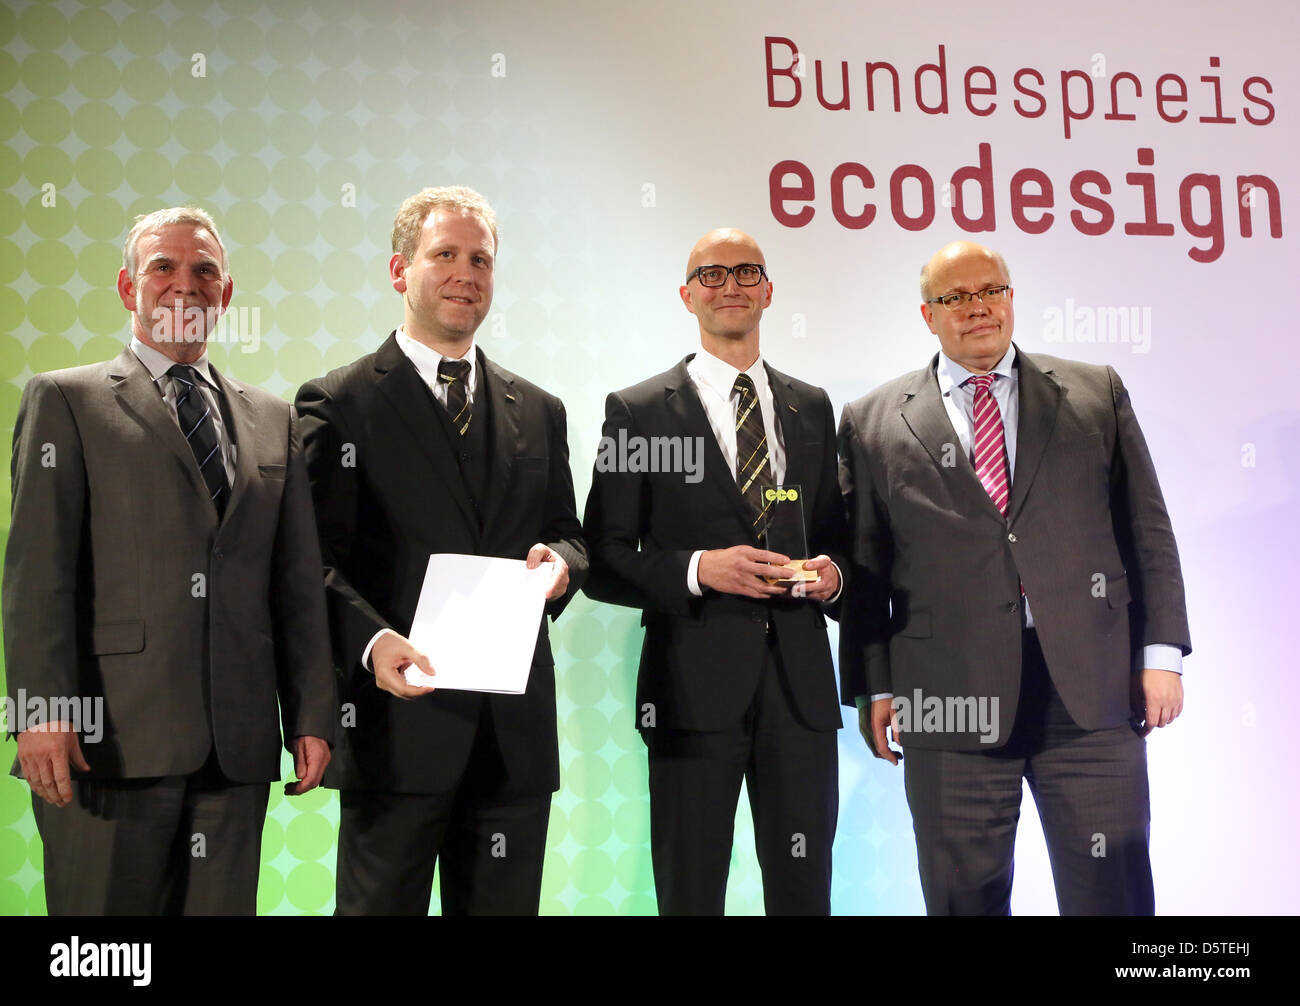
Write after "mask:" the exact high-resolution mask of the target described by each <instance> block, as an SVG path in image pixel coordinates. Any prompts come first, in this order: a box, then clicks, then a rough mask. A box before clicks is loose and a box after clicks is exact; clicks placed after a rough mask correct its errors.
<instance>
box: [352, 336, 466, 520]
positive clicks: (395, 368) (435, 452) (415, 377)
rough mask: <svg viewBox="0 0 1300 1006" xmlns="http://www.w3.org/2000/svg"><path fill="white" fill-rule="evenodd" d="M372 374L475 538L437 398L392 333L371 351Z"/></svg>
mask: <svg viewBox="0 0 1300 1006" xmlns="http://www.w3.org/2000/svg"><path fill="white" fill-rule="evenodd" d="M375 373H376V376H377V378H378V388H379V391H380V393H381V394H382V395H383V396H384V397H385V398H386V399H387V400H388V404H389V405H390V406H391V407H392V410H393V412H395V413H396V414H397V417H398V421H399V422H400V423H401V424H402V426H403V427H404V429H405V430H406V433H407V435H408V436H409V437H410V439H411V441H412V442H413V443H414V444H415V445H416V447H417V448H418V450H419V451H420V453H421V454H422V455H423V456H424V459H425V460H426V461H427V462H428V463H429V467H430V469H431V479H430V483H431V484H432V485H438V486H441V487H442V488H443V489H445V490H446V492H447V493H448V494H449V495H450V496H451V498H452V499H453V500H455V502H456V506H458V507H459V508H460V511H461V513H462V514H463V515H464V517H465V523H466V524H467V525H468V526H469V527H470V528H471V529H472V530H473V533H474V536H475V539H477V537H478V535H479V522H478V517H477V515H476V514H475V513H474V504H473V503H472V502H471V501H470V498H469V493H468V492H466V490H465V482H464V479H463V478H462V477H461V474H460V466H459V465H458V464H457V463H456V459H455V458H454V457H452V454H451V451H450V449H449V448H448V447H447V445H446V440H445V437H444V435H443V432H442V430H441V429H440V422H441V420H439V418H438V414H437V412H436V411H434V410H436V409H437V408H438V407H439V406H438V401H437V399H435V398H434V397H433V392H431V391H430V390H429V388H428V386H427V385H426V384H425V383H424V381H423V379H421V377H420V373H419V371H417V370H416V369H415V364H413V363H412V362H411V361H410V359H408V358H407V356H406V354H405V353H403V352H402V351H401V349H400V348H399V347H398V345H397V339H396V337H395V335H390V336H389V337H388V339H387V341H385V342H384V344H383V345H382V346H380V347H379V349H378V351H377V352H376V353H375Z"/></svg>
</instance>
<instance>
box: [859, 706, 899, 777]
mask: <svg viewBox="0 0 1300 1006" xmlns="http://www.w3.org/2000/svg"><path fill="white" fill-rule="evenodd" d="M893 702H894V700H893V699H876V701H875V702H873V703H871V705H869V706H861V707H859V709H858V730H859V731H860V732H861V734H862V739H863V740H864V741H866V742H867V747H868V748H869V749H870V750H871V753H872V754H873V755H875V756H876V757H877V758H883V759H884V760H885V761H887V762H889V764H891V765H897V764H898V762H899V759H900V758H902V757H903V756H902V755H901V754H900V753H899V752H896V751H895V750H894V749H893V748H891V747H890V746H889V739H888V738H887V737H886V736H885V728H886V727H888V726H889V725H890V719H891V717H892V716H893ZM894 740H895V741H896V742H897V743H898V745H899V747H902V745H903V731H902V730H900V729H899V728H898V726H897V724H895V725H894Z"/></svg>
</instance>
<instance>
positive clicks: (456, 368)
mask: <svg viewBox="0 0 1300 1006" xmlns="http://www.w3.org/2000/svg"><path fill="white" fill-rule="evenodd" d="M438 380H440V381H442V383H443V384H445V385H446V386H447V412H448V413H450V415H451V423H452V425H453V426H455V427H456V432H457V433H459V434H460V435H461V436H462V437H463V436H464V435H465V434H466V433H467V432H468V431H469V420H470V411H469V387H468V385H467V383H466V382H468V381H469V361H468V360H443V361H442V362H441V363H439V364H438Z"/></svg>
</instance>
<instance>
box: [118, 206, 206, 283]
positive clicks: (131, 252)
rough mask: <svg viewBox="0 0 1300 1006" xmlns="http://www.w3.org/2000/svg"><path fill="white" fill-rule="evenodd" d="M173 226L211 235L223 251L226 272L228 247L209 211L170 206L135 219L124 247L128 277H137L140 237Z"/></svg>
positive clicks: (124, 260) (123, 253) (123, 261)
mask: <svg viewBox="0 0 1300 1006" xmlns="http://www.w3.org/2000/svg"><path fill="white" fill-rule="evenodd" d="M173 224H189V225H190V226H192V227H202V228H203V229H204V230H205V231H207V232H208V233H209V234H211V235H212V239H213V240H214V241H216V242H217V247H218V248H220V249H221V271H222V272H225V271H226V246H225V245H224V244H222V243H221V234H220V233H219V232H218V231H217V225H216V223H214V222H213V220H212V217H211V215H209V213H208V211H207V210H202V209H199V207H197V206H169V207H167V208H166V209H163V210H154V211H153V212H152V213H145V214H143V215H142V216H138V217H136V218H135V226H133V227H132V228H131V230H130V231H129V232H128V233H127V235H126V244H125V245H124V246H123V247H122V265H123V266H124V267H125V269H126V274H127V275H128V276H131V277H134V276H135V266H136V262H135V248H136V245H137V244H139V243H140V237H141V236H142V235H144V234H148V233H151V232H153V231H156V230H159V229H161V228H163V227H171V226H172V225H173Z"/></svg>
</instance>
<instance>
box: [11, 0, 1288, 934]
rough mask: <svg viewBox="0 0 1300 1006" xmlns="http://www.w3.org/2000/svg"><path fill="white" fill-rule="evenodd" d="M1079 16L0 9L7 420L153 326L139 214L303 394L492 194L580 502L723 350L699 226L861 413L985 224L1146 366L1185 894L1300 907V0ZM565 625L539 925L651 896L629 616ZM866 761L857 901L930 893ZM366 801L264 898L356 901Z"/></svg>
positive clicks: (1145, 413) (1028, 327)
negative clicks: (424, 205)
mask: <svg viewBox="0 0 1300 1006" xmlns="http://www.w3.org/2000/svg"><path fill="white" fill-rule="evenodd" d="M1050 7H1051V5H1044V4H1041V3H1033V2H1021V0H1011V2H1003V3H1000V4H998V5H996V8H995V9H993V10H989V11H980V10H979V9H978V8H973V7H971V6H970V5H968V4H959V3H955V2H950V0H934V2H931V3H928V4H925V5H919V6H913V7H907V8H904V7H902V6H895V5H886V4H880V3H867V4H864V3H861V2H853V3H822V4H817V5H815V6H813V7H810V8H807V12H806V13H803V14H798V15H796V14H795V13H793V12H792V10H791V8H790V7H789V5H787V4H783V3H777V2H775V0H749V2H746V3H743V4H741V3H718V4H712V5H708V4H705V5H700V4H688V3H682V2H671V3H663V4H658V5H655V6H654V7H645V6H640V7H625V6H623V5H613V4H607V3H596V2H583V0H564V2H556V3H549V4H524V3H517V4H516V3H491V4H487V5H484V6H483V7H481V8H480V9H476V10H475V9H469V8H467V7H466V6H465V5H463V4H458V5H453V4H441V3H422V4H414V3H411V4H391V3H360V2H346V0H342V2H341V0H321V2H316V3H313V4H311V5H310V6H308V5H306V4H299V3H293V2H289V0H272V2H269V3H258V4H251V3H242V2H237V0H221V2H216V3H212V2H202V3H200V2H195V0H170V2H163V3H155V2H149V0H111V2H107V3H74V2H64V0H60V2H55V3H21V2H19V3H10V4H7V5H6V6H5V7H4V8H3V9H2V10H0V40H2V42H3V52H0V81H2V82H3V88H4V97H3V98H2V99H0V133H2V135H0V140H2V141H3V146H0V179H2V180H3V185H4V193H3V195H0V275H2V276H3V279H4V281H5V284H6V285H5V288H4V290H3V292H2V293H0V298H2V299H0V319H2V320H3V333H2V334H0V427H3V429H4V430H6V431H9V433H10V434H11V433H12V428H13V422H14V416H15V414H16V412H17V406H18V400H19V395H20V392H21V388H22V386H23V384H24V383H25V381H26V380H27V379H28V378H29V377H30V376H31V374H33V373H36V372H40V371H44V370H49V369H52V368H56V367H65V366H72V365H76V364H78V363H89V362H93V361H98V360H102V359H107V358H109V357H110V356H112V355H114V354H115V353H116V352H117V350H118V348H119V347H120V345H121V344H122V342H123V341H124V339H125V338H126V337H127V333H128V327H127V315H126V313H125V311H124V310H123V309H122V307H121V304H120V302H119V300H118V298H117V294H116V292H115V291H114V289H113V282H114V280H115V277H116V272H117V269H118V268H119V265H120V254H121V242H122V240H123V238H124V236H125V233H126V231H127V229H128V228H129V226H130V222H131V220H132V218H133V217H134V215H135V214H138V213H142V212H147V211H149V210H152V209H155V208H158V207H159V206H163V205H172V204H178V203H185V202H194V203H197V204H199V205H202V206H204V207H206V208H208V209H209V210H211V211H212V212H213V213H214V215H215V216H216V218H217V221H218V224H219V225H220V226H221V228H222V232H223V236H224V238H225V241H226V244H227V247H228V248H229V250H230V261H231V272H232V274H233V276H234V280H235V299H234V301H233V305H232V307H233V309H234V311H233V314H232V316H231V318H230V319H229V320H230V324H228V325H227V326H226V328H225V330H224V334H225V336H226V337H227V339H228V340H230V341H226V342H224V343H220V344H217V345H214V346H213V348H212V357H213V359H214V362H216V364H217V366H218V367H220V368H222V369H223V370H224V371H225V372H227V373H230V374H231V375H233V376H234V377H236V378H238V379H241V380H246V381H250V382H252V383H255V384H259V385H262V386H264V387H267V388H268V389H270V390H271V391H273V392H276V393H278V394H281V395H283V396H285V397H286V398H291V397H292V396H293V394H294V392H295V391H296V389H297V387H298V386H299V384H300V383H301V382H302V381H304V380H306V379H308V378H311V377H315V376H318V375H320V374H322V373H323V372H325V371H326V370H328V369H330V368H332V367H335V366H339V365H342V364H344V363H347V362H349V361H351V360H353V359H355V358H356V357H357V356H359V355H361V354H363V353H366V352H369V351H370V350H372V349H373V348H374V347H375V346H377V345H378V344H379V342H380V341H381V340H382V339H383V338H384V337H385V336H386V334H387V333H388V331H389V330H390V329H391V328H392V327H394V326H395V325H396V324H398V323H399V322H400V320H401V306H400V301H399V299H398V296H397V294H395V293H394V292H393V291H392V289H391V287H390V286H389V284H388V281H387V269H386V262H387V259H388V255H389V250H388V233H389V230H390V228H391V225H392V218H393V214H394V212H395V210H396V207H397V205H398V204H399V202H400V201H401V200H402V199H403V198H404V197H405V196H406V195H408V194H410V193H412V192H414V191H416V190H417V189H419V188H421V187H423V186H425V185H439V184H452V183H461V184H467V185H471V186H473V187H475V188H477V189H479V190H480V191H482V192H483V193H484V194H485V195H487V197H488V198H489V199H490V200H491V201H492V203H493V204H494V206H495V208H496V210H497V213H498V215H499V217H500V220H501V249H500V256H499V261H498V271H497V280H496V299H495V304H494V306H493V309H492V312H491V314H490V315H489V316H488V319H487V321H486V322H485V323H484V326H483V328H482V329H481V330H480V333H479V338H480V341H481V344H482V345H483V347H484V349H485V350H486V351H487V352H488V353H489V354H491V355H492V356H493V357H494V358H495V359H498V360H499V361H501V362H502V363H503V364H505V365H506V366H507V367H509V368H511V369H513V370H516V371H518V372H520V373H522V374H523V375H525V376H527V377H529V378H530V379H533V380H535V381H537V382H538V383H540V384H542V385H543V386H545V387H546V388H547V389H548V390H550V391H553V392H555V393H556V394H558V395H560V396H561V397H562V398H563V400H564V402H565V404H566V406H567V408H568V413H569V437H570V447H571V449H572V460H573V471H574V476H575V481H576V483H577V489H578V493H579V506H581V504H582V501H583V500H584V499H585V495H586V490H587V487H588V485H589V483H590V473H591V466H592V462H593V460H594V457H595V451H596V444H597V440H598V437H599V430H600V422H601V418H602V416H603V401H604V396H605V394H606V393H607V392H608V391H610V390H613V389H616V388H620V387H623V386H626V385H628V384H631V383H634V382H635V381H638V380H640V379H642V378H644V377H646V376H648V375H650V374H652V373H656V372H658V371H660V370H663V369H665V368H666V367H668V366H670V365H671V364H673V363H674V362H676V361H677V360H678V359H680V358H681V357H682V356H683V355H684V354H686V353H687V352H690V351H691V350H692V349H693V348H694V346H695V345H696V344H697V335H696V329H695V325H694V321H693V319H692V318H691V317H690V316H689V315H688V314H687V313H686V312H685V311H684V310H683V308H682V306H681V304H680V302H679V300H678V297H677V287H678V285H679V284H680V282H681V279H682V276H683V272H684V268H683V267H684V265H685V262H686V256H687V253H688V251H689V249H690V247H691V245H692V244H693V243H694V241H695V239H696V238H697V237H699V236H700V235H701V234H702V233H704V232H705V231H706V230H709V229H710V228H713V227H715V226H720V225H732V226H738V227H741V228H743V229H745V230H747V231H749V232H750V233H752V234H754V235H755V236H756V237H757V239H758V240H759V242H760V244H761V245H762V246H763V248H764V251H765V252H766V256H767V260H768V266H769V271H770V273H771V276H772V279H773V281H774V284H775V294H774V297H773V303H772V307H771V308H770V310H769V312H768V314H767V316H766V317H765V319H764V324H763V351H764V355H765V356H766V357H767V358H768V359H769V360H770V361H771V362H772V363H773V364H774V365H775V366H777V367H779V368H780V369H782V370H785V371H788V372H790V373H793V374H795V375H797V376H799V377H801V378H804V379H805V380H809V381H812V382H814V383H817V384H821V385H823V386H825V387H826V388H827V390H828V391H829V392H830V395H831V398H832V400H833V401H834V402H835V405H836V407H837V409H838V408H839V407H840V406H842V405H843V404H844V403H846V402H847V401H849V400H851V399H853V398H856V397H857V396H859V395H861V394H864V393H865V392H867V391H868V390H870V389H871V388H873V387H875V386H876V385H878V384H880V383H882V382H883V381H885V380H887V379H889V378H892V377H894V376H896V375H897V374H899V373H901V372H903V371H905V370H910V369H913V368H916V367H919V366H921V365H923V364H924V363H925V362H926V361H927V360H928V359H929V358H930V356H931V355H932V354H933V352H934V351H935V349H936V348H937V346H936V342H935V340H934V337H933V336H931V335H930V333H929V332H928V331H927V330H926V329H925V327H924V325H923V323H922V321H921V319H920V316H919V313H918V311H917V303H918V301H919V297H918V294H917V289H916V275H917V272H918V270H919V268H920V266H921V264H922V263H923V262H924V261H925V260H926V259H927V258H928V257H929V256H930V255H931V254H932V253H933V251H934V250H936V249H937V248H938V247H939V246H940V245H942V244H944V243H945V242H947V241H949V240H952V239H954V238H957V237H964V236H971V237H973V239H974V240H978V241H982V242H983V243H986V244H989V245H991V246H993V247H995V248H997V249H998V250H1000V251H1001V252H1002V253H1003V254H1004V255H1005V257H1006V258H1007V260H1008V262H1009V263H1010V267H1011V273H1012V279H1013V281H1014V284H1015V287H1016V299H1015V305H1016V314H1017V321H1018V323H1017V326H1016V341H1017V343H1018V344H1019V345H1020V346H1021V348H1022V349H1024V350H1027V351H1030V352H1036V351H1037V352H1051V353H1055V354H1058V355H1062V356H1067V357H1072V358H1076V359H1081V360H1087V361H1090V362H1095V363H1110V364H1112V365H1114V366H1115V368H1116V369H1117V370H1118V371H1119V373H1120V374H1121V375H1122V377H1123V378H1124V380H1125V383H1126V384H1127V386H1128V387H1129V389H1130V391H1131V394H1132V399H1133V403H1134V407H1135V409H1136V411H1137V414H1138V417H1139V419H1140V421H1141V422H1142V425H1143V429H1144V431H1145V433H1146V436H1147V439H1148V442H1149V445H1150V447H1151V451H1152V453H1153V455H1154V457H1155V459H1156V463H1157V466H1158V469H1159V472H1160V476H1161V482H1162V485H1163V488H1164V492H1165V496H1166V500H1167V502H1168V505H1169V509H1170V512H1171V515H1172V518H1173V522H1174V528H1175V531H1176V532H1177V535H1178V540H1179V545H1180V550H1181V554H1182V559H1183V569H1184V575H1185V578H1186V582H1187V591H1188V605H1189V609H1190V617H1191V626H1192V638H1193V643H1194V646H1195V652H1194V654H1193V655H1192V656H1191V657H1190V658H1188V659H1187V661H1186V663H1185V671H1186V674H1185V679H1184V684H1185V689H1186V694H1187V704H1186V712H1185V713H1184V715H1183V717H1182V718H1181V719H1180V720H1179V721H1178V722H1177V723H1176V724H1175V725H1174V726H1173V727H1172V728H1169V729H1166V730H1163V731H1159V732H1158V733H1157V735H1156V736H1153V737H1152V738H1151V740H1150V743H1149V747H1148V751H1149V757H1150V774H1151V782H1152V811H1153V825H1152V858H1153V862H1154V868H1155V879H1156V893H1157V904H1158V907H1159V910H1160V911H1162V912H1172V913H1180V912H1210V913H1219V912H1247V913H1256V912H1284V911H1295V910H1296V906H1297V905H1298V904H1300V877H1298V876H1297V871H1296V870H1295V868H1294V865H1293V864H1294V859H1293V857H1292V855H1291V845H1292V832H1293V831H1294V829H1295V828H1296V827H1297V825H1300V809H1298V808H1297V798H1296V785H1295V780H1294V773H1295V770H1296V766H1297V764H1298V763H1300V740H1298V739H1297V738H1298V735H1300V731H1297V730H1296V728H1295V716H1294V712H1293V710H1294V709H1295V707H1296V706H1297V703H1300V685H1298V684H1297V681H1296V670H1297V663H1296V659H1295V655H1294V650H1295V647H1294V645H1293V644H1292V641H1291V638H1290V637H1291V635H1292V632H1291V621H1292V619H1293V618H1294V614H1293V610H1292V609H1293V606H1294V603H1293V593H1292V584H1293V580H1294V577H1295V575H1296V572H1297V569H1298V568H1300V563H1298V562H1297V558H1298V556H1297V544H1296V541H1297V535H1296V532H1295V528H1294V518H1295V515H1296V509H1297V495H1298V490H1300V475H1297V461H1298V460H1300V459H1298V458H1297V450H1296V446H1295V445H1296V442H1297V439H1298V438H1300V408H1298V407H1297V405H1296V395H1295V393H1294V390H1293V385H1294V377H1293V375H1292V370H1293V369H1294V367H1293V366H1292V363H1291V359H1290V357H1291V355H1292V353H1291V350H1292V345H1293V342H1294V340H1293V337H1292V333H1291V331H1290V329H1291V328H1293V326H1294V317H1295V315H1296V311H1295V309H1294V306H1293V304H1292V301H1293V300H1294V299H1295V297H1296V294H1295V283H1294V272H1295V267H1296V265H1297V246H1296V240H1295V237H1294V236H1293V235H1294V230H1293V229H1288V226H1289V225H1290V223H1291V220H1290V214H1293V213H1294V212H1295V205H1296V204H1295V199H1296V198H1297V194H1298V193H1300V169H1298V168H1297V163H1298V162H1300V159H1298V158H1297V156H1296V155H1297V153H1300V150H1298V147H1300V144H1297V133H1296V128H1295V113H1296V110H1297V107H1298V104H1297V102H1298V97H1300V96H1298V95H1297V83H1298V82H1300V71H1297V68H1296V64H1295V60H1294V53H1293V49H1294V40H1295V38H1296V37H1297V31H1298V30H1300V15H1298V14H1297V8H1296V7H1295V5H1293V4H1291V3H1288V2H1284V0H1271V2H1264V0H1256V2H1251V3H1245V4H1236V5H1230V6H1227V7H1224V6H1221V5H1218V4H1210V3H1201V4H1173V3H1150V4H1142V5H1135V4H1132V3H1127V2H1120V0H1097V2H1094V3H1092V4H1090V5H1088V7H1087V9H1086V10H1080V9H1079V8H1077V7H1074V6H1070V7H1066V6H1064V5H1063V6H1062V7H1061V8H1060V9H1050ZM895 81H897V90H896V91H895ZM835 106H840V107H835ZM0 493H3V497H4V498H3V499H0V504H2V505H0V512H2V513H4V514H6V515H7V514H8V502H9V485H8V480H7V479H5V480H3V482H2V483H0ZM5 520H6V522H7V517H6V518H5ZM552 638H553V640H554V641H555V642H556V653H557V673H558V678H559V728H560V736H561V758H562V767H563V788H562V790H561V791H560V793H559V794H557V797H556V800H555V803H554V810H553V814H552V821H551V829H550V836H549V842H550V848H549V852H548V858H547V865H546V875H545V882H544V890H543V911H544V912H547V913H556V914H563V913H602V914H603V913H620V914H641V913H651V912H653V911H654V894H653V883H652V877H651V871H650V859H649V844H648V841H649V840H648V829H649V813H648V802H647V796H646V784H645V754H644V748H643V745H642V744H641V741H640V740H639V738H638V737H637V735H636V732H635V730H634V728H633V717H632V713H631V700H632V688H633V682H634V677H635V670H636V658H637V654H638V652H639V643H640V629H639V627H638V620H637V616H636V614H635V613H634V612H631V611H629V610H625V609H615V608H611V607H607V606H603V605H598V604H595V603H592V602H590V601H587V600H586V599H585V598H582V599H580V600H578V601H577V602H575V603H574V605H573V606H572V607H571V608H570V609H569V611H568V613H566V615H565V616H564V617H563V619H562V620H561V621H560V622H559V623H558V625H557V627H556V631H555V633H554V634H553V637H552ZM13 749H14V745H13V742H12V741H4V742H3V743H0V758H3V759H6V760H10V759H11V758H12V754H13ZM840 754H841V771H840V784H841V812H840V820H839V831H838V838H837V843H836V848H835V855H836V865H835V884H834V908H835V911H836V912H837V913H877V912H893V913H913V912H919V911H922V910H923V905H922V901H921V895H920V886H919V883H918V880H917V876H916V861H915V847H914V844H913V838H912V832H911V822H910V817H909V815H908V812H907V807H906V802H905V799H904V796H903V790H902V773H901V771H900V770H895V769H892V768H891V767H890V766H888V765H886V764H885V763H883V762H874V761H872V759H871V758H870V757H869V755H868V753H867V752H866V749H865V747H864V745H863V743H862V741H861V738H860V737H859V736H858V734H857V732H856V729H855V728H853V726H852V724H850V726H849V727H848V728H846V729H845V730H844V731H843V732H842V734H841V737H840ZM738 818H739V819H738V824H737V831H736V846H735V852H734V854H733V868H732V873H731V882H730V885H729V890H728V910H729V911H732V912H736V913H754V912H761V910H762V896H761V888H760V885H759V877H758V870H757V864H756V862H755V859H754V855H753V851H752V830H751V829H750V827H749V822H748V811H747V808H746V807H745V805H744V801H743V800H742V806H741V808H740V810H739V815H738ZM337 822H338V801H337V798H336V796H335V795H334V794H333V793H329V792H326V791H317V792H315V793H312V794H310V795H309V796H307V797H304V798H301V799H296V800H293V801H289V800H286V799H285V798H283V797H281V796H277V795H276V794H275V793H274V792H273V794H272V806H271V810H270V813H269V816H268V820H267V825H266V834H265V841H264V856H263V858H264V867H263V874H262V883H261V888H260V891H259V908H260V910H261V911H263V912H266V913H274V914H296V913H308V912H311V913H314V912H328V911H331V910H332V908H333V867H334V857H335V845H334V840H335V833H336V829H337ZM1016 874H1017V876H1016V888H1015V895H1014V898H1013V908H1014V910H1015V911H1016V912H1018V913H1036V912H1054V911H1055V898H1054V895H1053V893H1052V887H1051V881H1050V871H1049V869H1048V865H1047V860H1046V855H1045V850H1044V846H1043V842H1042V838H1041V833H1040V831H1039V829H1038V825H1037V820H1036V818H1035V816H1034V813H1033V803H1032V800H1031V799H1027V800H1026V802H1025V809H1024V813H1023V817H1022V827H1021V833H1020V839H1019V848H1018V859H1017V871H1016ZM41 877H42V872H41V847H40V841H39V838H38V837H37V836H36V832H35V827H34V824H33V821H32V816H31V810H30V798H29V796H28V790H27V788H26V786H25V785H23V784H21V783H19V782H17V781H14V780H11V779H5V780H3V781H0V911H4V912H7V913H11V914H23V913H41V912H43V911H44V893H43V887H42V882H41ZM435 906H436V899H435Z"/></svg>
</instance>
